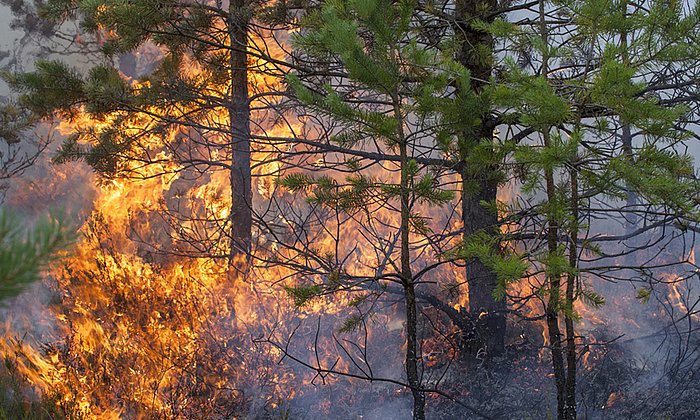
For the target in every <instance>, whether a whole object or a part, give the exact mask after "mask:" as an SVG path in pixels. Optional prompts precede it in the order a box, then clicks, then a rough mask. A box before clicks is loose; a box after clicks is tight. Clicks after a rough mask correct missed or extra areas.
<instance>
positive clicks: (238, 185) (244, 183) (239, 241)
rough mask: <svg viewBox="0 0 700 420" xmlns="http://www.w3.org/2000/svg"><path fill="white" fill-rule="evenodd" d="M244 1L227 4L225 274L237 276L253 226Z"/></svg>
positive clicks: (246, 9)
mask: <svg viewBox="0 0 700 420" xmlns="http://www.w3.org/2000/svg"><path fill="white" fill-rule="evenodd" d="M247 6H248V5H247V0H231V3H230V5H229V15H230V18H229V37H230V39H229V42H230V45H231V52H230V57H229V66H230V68H231V90H230V101H229V108H228V114H229V122H230V146H229V147H230V153H231V168H230V183H231V214H230V216H229V221H230V223H231V251H230V258H229V271H230V273H233V274H234V275H238V274H240V273H241V272H242V271H243V270H244V269H245V267H246V266H247V260H248V258H247V257H248V256H249V255H250V251H251V229H252V226H253V212H252V209H253V208H252V201H253V195H252V190H251V171H250V102H249V98H248V54H247V52H246V47H247V45H248V24H249V22H250V15H249V10H248V7H247Z"/></svg>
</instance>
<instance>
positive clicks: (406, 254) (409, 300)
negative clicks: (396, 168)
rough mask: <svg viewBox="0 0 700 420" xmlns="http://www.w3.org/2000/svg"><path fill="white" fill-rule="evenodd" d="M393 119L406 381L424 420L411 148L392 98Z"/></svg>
mask: <svg viewBox="0 0 700 420" xmlns="http://www.w3.org/2000/svg"><path fill="white" fill-rule="evenodd" d="M393 102H394V116H395V117H396V119H397V120H398V122H399V124H398V125H399V132H398V135H399V139H398V140H399V154H400V156H401V181H400V183H401V228H400V229H401V232H400V233H401V280H402V282H403V288H404V299H405V301H406V378H407V379H408V384H409V386H410V387H411V393H412V394H413V418H414V419H415V420H423V419H425V394H424V393H423V392H422V391H421V390H420V388H421V378H420V373H419V371H418V361H419V359H420V356H419V354H418V313H417V312H418V311H417V304H416V290H415V284H414V282H413V273H412V272H411V253H410V252H411V251H410V229H409V227H410V217H411V206H410V189H409V188H410V186H409V173H408V150H407V149H408V145H407V144H406V139H405V136H404V135H403V116H402V115H401V108H400V102H399V99H398V97H394V98H393Z"/></svg>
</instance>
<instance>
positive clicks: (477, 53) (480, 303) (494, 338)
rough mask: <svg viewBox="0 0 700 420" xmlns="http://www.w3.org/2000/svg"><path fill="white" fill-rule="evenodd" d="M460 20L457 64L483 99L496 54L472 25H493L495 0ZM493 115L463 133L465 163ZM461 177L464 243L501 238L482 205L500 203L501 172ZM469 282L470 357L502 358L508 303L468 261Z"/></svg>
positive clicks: (461, 2)
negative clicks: (476, 237)
mask: <svg viewBox="0 0 700 420" xmlns="http://www.w3.org/2000/svg"><path fill="white" fill-rule="evenodd" d="M455 6H456V8H455V15H456V20H457V22H458V27H457V28H456V30H455V35H456V37H457V40H458V42H459V44H460V50H459V55H458V57H457V58H458V61H459V62H460V63H461V64H462V65H464V66H465V67H466V68H467V69H469V71H470V72H471V76H472V81H471V86H469V87H462V88H469V89H472V90H473V91H474V92H475V93H480V92H481V91H482V89H483V87H484V85H485V84H486V83H487V81H488V80H489V78H490V76H491V72H492V64H491V59H490V58H485V57H483V56H481V55H482V54H484V50H487V51H490V50H492V49H493V38H492V37H491V35H490V34H488V33H486V32H483V31H478V30H476V29H473V28H472V27H471V25H470V23H469V22H470V21H471V20H473V19H474V18H481V19H486V20H487V21H488V20H493V16H492V12H493V11H495V10H496V8H497V3H496V1H495V0H458V1H457V2H456V5H455ZM490 117H491V116H490V109H484V110H483V113H482V115H481V120H482V124H481V126H480V127H479V128H478V129H477V130H475V131H474V132H470V133H464V137H463V138H462V139H461V143H462V144H460V149H461V151H462V159H466V158H467V156H468V155H469V153H470V149H471V148H472V147H474V146H476V145H477V144H478V143H479V142H480V141H481V140H482V139H491V138H492V137H493V129H494V127H492V126H491V124H490V119H491V118H490ZM463 166H464V167H465V169H464V170H463V171H462V173H461V174H460V175H461V177H462V220H463V222H464V239H465V240H467V238H469V236H470V235H472V234H474V233H476V232H478V231H486V232H487V233H489V234H492V235H498V234H499V232H498V215H497V214H495V213H493V212H492V211H491V210H487V209H485V208H484V207H483V206H482V205H481V202H482V201H485V202H489V203H491V202H495V201H496V194H497V191H498V185H497V181H496V179H497V178H498V177H497V176H495V175H496V174H495V172H496V171H497V168H495V167H494V168H491V169H488V170H486V171H483V170H480V171H470V170H469V167H468V166H469V165H468V164H466V162H465V165H463ZM466 279H467V284H468V286H469V309H470V313H471V316H472V319H473V320H474V324H475V325H476V327H475V331H474V336H475V337H474V338H475V340H472V342H471V343H467V344H468V346H467V351H468V353H469V354H471V355H472V356H475V355H476V354H477V353H483V352H484V351H485V354H486V355H487V356H488V357H491V356H497V355H500V354H502V353H503V351H504V337H505V329H506V318H505V308H506V304H505V301H504V300H496V299H494V297H493V291H494V289H495V288H496V286H497V282H498V280H497V278H496V274H495V273H494V272H493V271H492V270H491V269H489V268H488V267H487V266H486V265H484V264H483V263H482V262H481V261H478V260H474V261H467V264H466Z"/></svg>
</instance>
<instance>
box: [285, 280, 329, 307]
mask: <svg viewBox="0 0 700 420" xmlns="http://www.w3.org/2000/svg"><path fill="white" fill-rule="evenodd" d="M284 290H285V291H286V292H287V293H288V294H289V296H290V297H291V298H292V300H293V301H294V305H295V306H297V307H303V306H304V305H306V304H307V303H309V302H310V301H311V300H313V299H315V298H317V297H318V296H320V295H321V294H322V293H323V286H321V285H319V284H313V285H310V286H296V287H292V286H284Z"/></svg>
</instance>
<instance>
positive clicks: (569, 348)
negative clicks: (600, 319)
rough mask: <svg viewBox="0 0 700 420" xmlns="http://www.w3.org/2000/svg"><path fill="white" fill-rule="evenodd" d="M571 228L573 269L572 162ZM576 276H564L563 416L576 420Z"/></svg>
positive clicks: (574, 187)
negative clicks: (564, 380) (564, 387)
mask: <svg viewBox="0 0 700 420" xmlns="http://www.w3.org/2000/svg"><path fill="white" fill-rule="evenodd" d="M570 177H571V220H572V224H571V229H570V233H569V266H570V268H571V269H572V270H573V269H574V268H575V267H577V266H578V245H577V242H578V217H579V210H578V207H579V197H578V168H577V167H576V164H575V163H574V165H573V167H572V169H571V171H570ZM576 280H577V276H576V274H574V273H573V272H569V274H568V275H567V277H566V312H565V320H564V322H565V325H566V404H565V407H564V409H565V412H564V415H565V418H566V419H567V420H576V332H575V330H574V319H573V314H574V292H575V288H576Z"/></svg>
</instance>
